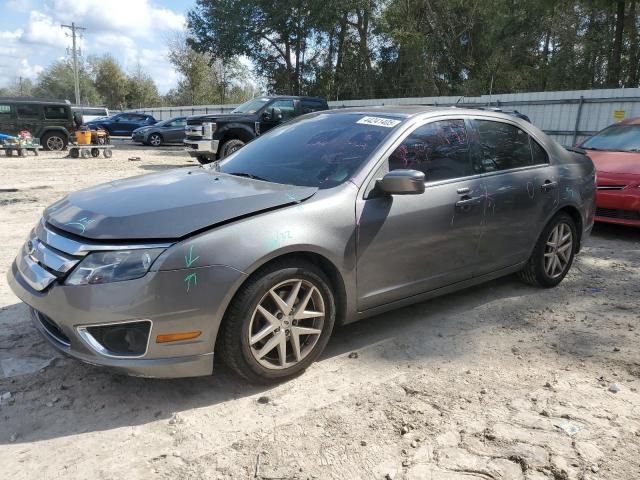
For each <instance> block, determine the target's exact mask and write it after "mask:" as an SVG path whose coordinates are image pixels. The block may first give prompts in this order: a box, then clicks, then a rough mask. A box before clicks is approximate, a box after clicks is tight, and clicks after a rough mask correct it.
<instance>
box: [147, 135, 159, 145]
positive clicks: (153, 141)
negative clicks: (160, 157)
mask: <svg viewBox="0 0 640 480" xmlns="http://www.w3.org/2000/svg"><path fill="white" fill-rule="evenodd" d="M149 143H150V144H151V145H153V146H154V147H158V146H160V144H161V143H162V139H161V138H160V135H156V134H153V135H151V136H150V137H149Z"/></svg>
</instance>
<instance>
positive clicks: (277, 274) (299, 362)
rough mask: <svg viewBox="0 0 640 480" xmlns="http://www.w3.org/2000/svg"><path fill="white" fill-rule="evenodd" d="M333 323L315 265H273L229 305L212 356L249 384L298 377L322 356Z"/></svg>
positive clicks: (329, 297)
mask: <svg viewBox="0 0 640 480" xmlns="http://www.w3.org/2000/svg"><path fill="white" fill-rule="evenodd" d="M334 322H335V300H334V295H333V292H332V290H331V287H330V283H329V281H328V280H327V278H326V277H325V275H324V273H323V272H322V271H321V270H320V269H319V268H318V267H316V266H315V265H313V264H311V263H308V262H305V261H297V262H295V261H287V262H278V263H274V264H273V265H270V266H268V267H266V268H265V269H263V270H262V271H260V272H259V273H257V274H256V275H255V276H254V277H253V278H251V279H249V280H248V281H247V282H246V283H245V285H243V286H242V287H241V289H240V290H239V292H238V293H237V295H236V297H235V298H234V300H233V301H232V303H231V305H230V306H229V309H228V311H227V314H226V315H225V319H224V322H223V324H222V326H221V329H220V333H219V336H218V346H217V350H218V351H219V353H220V354H221V357H222V359H223V361H224V362H225V363H227V365H229V367H231V368H232V369H233V370H234V371H235V372H236V373H238V374H239V375H241V376H242V377H244V378H246V379H247V380H249V381H251V382H254V383H275V382H279V381H283V380H286V379H289V378H292V377H294V376H296V375H298V374H299V373H301V372H303V371H304V370H305V369H306V368H307V367H308V366H309V365H310V364H311V363H313V362H314V361H315V360H316V359H317V358H318V356H319V355H320V354H321V353H322V351H323V350H324V347H325V346H326V344H327V342H328V340H329V336H330V335H331V331H332V330H333V324H334Z"/></svg>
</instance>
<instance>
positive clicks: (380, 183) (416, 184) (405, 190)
mask: <svg viewBox="0 0 640 480" xmlns="http://www.w3.org/2000/svg"><path fill="white" fill-rule="evenodd" d="M424 179H425V177H424V173H423V172H419V171H418V170H392V171H390V172H389V173H387V174H386V175H385V176H384V177H382V178H381V179H379V180H377V181H376V187H377V189H378V190H379V191H381V192H384V193H386V194H387V195H418V194H421V193H424Z"/></svg>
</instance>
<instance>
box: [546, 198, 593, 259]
mask: <svg viewBox="0 0 640 480" xmlns="http://www.w3.org/2000/svg"><path fill="white" fill-rule="evenodd" d="M559 213H566V214H567V215H569V216H570V217H571V218H572V219H573V221H574V222H575V223H576V233H577V235H578V238H577V242H576V247H575V252H576V253H578V252H579V251H580V248H581V246H582V233H583V231H584V221H583V220H582V214H581V213H580V210H578V207H576V206H575V205H565V206H563V207H561V208H559V209H558V211H557V212H556V213H555V214H554V217H555V216H556V215H558V214H559ZM552 218H553V217H552ZM547 223H548V222H547Z"/></svg>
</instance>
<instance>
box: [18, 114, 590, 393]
mask: <svg viewBox="0 0 640 480" xmlns="http://www.w3.org/2000/svg"><path fill="white" fill-rule="evenodd" d="M595 193H596V192H595V169H594V166H593V164H592V162H591V160H589V158H588V157H586V156H584V155H580V154H577V153H572V152H569V151H567V150H565V149H563V148H562V147H560V146H559V145H558V144H557V143H555V142H554V141H552V140H551V139H549V138H548V137H547V136H546V135H545V134H544V133H542V132H541V131H540V130H538V129H537V128H535V127H534V126H532V125H531V124H529V123H527V122H525V121H523V120H520V119H518V118H515V117H513V116H510V115H506V114H502V113H493V112H488V111H480V110H463V109H445V108H423V107H420V108H417V107H415V108H411V107H402V108H390V107H385V108H370V109H341V110H335V111H322V112H316V113H311V114H308V115H305V116H301V117H298V118H296V119H293V120H292V121H290V122H288V123H286V124H283V125H281V126H279V127H277V128H274V129H272V130H271V131H269V132H268V133H266V134H265V135H264V136H260V137H259V138H258V139H256V140H255V141H253V142H251V143H249V144H248V145H246V146H245V147H244V148H242V149H240V150H238V151H236V152H234V153H233V154H232V155H230V156H229V157H227V158H226V159H224V160H223V161H220V162H216V163H212V164H210V165H208V166H205V167H194V168H181V169H177V170H172V171H165V172H160V173H155V174H150V175H146V176H141V177H134V178H130V179H127V180H120V181H115V182H111V183H108V184H105V185H101V186H97V187H93V188H89V189H87V190H81V191H78V192H75V193H71V194H69V195H68V196H66V197H65V198H63V199H61V200H59V201H58V202H56V203H54V204H53V205H51V206H50V207H48V208H47V209H46V210H45V212H44V215H43V217H42V219H41V220H40V221H39V222H38V224H37V225H36V226H35V228H34V229H33V231H32V232H31V234H30V235H29V238H28V240H27V242H26V243H25V245H24V247H23V248H22V249H21V251H20V252H19V253H18V256H17V258H16V259H15V262H14V263H13V265H12V267H11V269H10V272H9V274H8V277H9V283H10V285H11V288H12V289H13V291H14V292H15V293H16V294H17V295H18V296H19V297H20V298H21V299H22V300H23V301H24V302H25V303H26V304H28V305H29V306H30V311H31V315H32V316H33V320H34V321H35V325H36V326H37V328H38V329H39V330H40V331H41V333H42V334H43V335H44V336H45V337H46V338H47V339H48V340H49V341H50V342H51V343H52V344H53V345H54V346H55V347H57V348H58V349H60V350H62V351H64V352H66V353H68V354H69V355H72V356H74V357H77V358H79V359H81V360H84V361H86V362H89V363H92V364H98V365H105V366H109V367H113V368H115V369H119V370H121V371H124V372H127V373H129V374H133V375H143V376H156V377H186V376H197V375H209V374H211V373H212V370H213V363H214V362H213V360H214V355H215V356H216V357H217V358H218V359H220V360H222V361H224V362H226V363H227V364H228V365H229V366H230V367H231V369H233V370H234V371H235V372H237V373H238V374H239V375H241V376H243V377H244V378H246V379H248V380H249V381H252V382H275V381H281V380H283V379H287V378H290V377H292V376H294V375H296V374H298V373H300V372H301V371H303V370H304V369H305V368H306V367H307V366H309V364H311V363H312V362H313V361H315V360H316V359H317V358H318V356H319V355H320V353H321V352H322V350H323V349H324V347H325V345H326V344H327V341H328V340H329V337H330V335H331V332H332V331H333V329H334V327H335V326H336V325H342V324H346V323H350V322H354V321H356V320H360V319H362V318H364V317H368V316H371V315H374V314H379V313H382V312H386V311H388V310H391V309H394V308H398V307H401V306H404V305H408V304H412V303H415V302H421V301H424V300H426V299H429V298H431V297H435V296H437V295H442V294H445V293H448V292H452V291H455V290H459V289H462V288H465V287H468V286H470V285H474V284H478V283H481V282H486V281H488V280H491V279H494V278H496V277H500V276H503V275H508V274H511V273H518V274H519V275H520V277H521V278H522V279H523V280H525V281H526V282H528V283H531V284H534V285H539V286H541V287H553V286H555V285H557V284H558V283H559V282H560V281H562V279H563V278H564V277H565V275H566V274H567V272H568V271H569V269H570V267H571V264H572V262H573V259H574V255H575V254H576V253H577V252H578V251H579V250H580V245H581V244H582V242H583V240H584V239H585V237H586V236H587V235H588V233H589V232H590V230H591V228H592V225H593V219H594V210H595V205H594V204H595ZM132 199H135V201H132ZM390 321H393V318H392V317H390Z"/></svg>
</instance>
